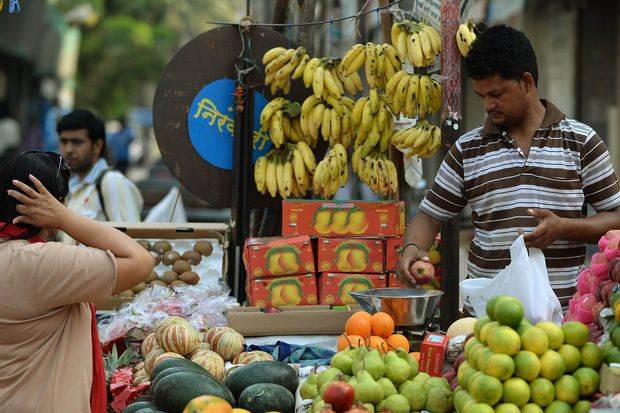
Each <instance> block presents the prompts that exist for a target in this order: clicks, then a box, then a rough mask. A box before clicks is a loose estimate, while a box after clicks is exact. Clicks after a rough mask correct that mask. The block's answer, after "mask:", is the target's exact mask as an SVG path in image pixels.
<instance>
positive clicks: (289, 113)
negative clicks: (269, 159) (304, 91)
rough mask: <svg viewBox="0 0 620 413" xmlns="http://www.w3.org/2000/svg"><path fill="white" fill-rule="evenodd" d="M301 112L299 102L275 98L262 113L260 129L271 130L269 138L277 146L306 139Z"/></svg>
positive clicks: (262, 130)
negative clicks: (302, 127) (300, 116)
mask: <svg viewBox="0 0 620 413" xmlns="http://www.w3.org/2000/svg"><path fill="white" fill-rule="evenodd" d="M300 112H301V107H300V105H299V103H297V102H289V101H288V100H286V99H284V98H275V99H273V100H271V101H270V102H269V103H267V104H266V105H265V107H264V108H263V110H262V112H261V114H260V118H259V122H260V130H261V132H263V133H264V132H267V131H269V139H271V141H272V142H273V144H274V146H275V147H276V148H279V147H280V146H282V145H284V143H285V142H286V141H290V142H299V141H300V140H303V139H305V137H304V134H303V131H302V129H301V120H300V118H299V114H300Z"/></svg>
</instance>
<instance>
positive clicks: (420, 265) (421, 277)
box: [411, 261, 435, 285]
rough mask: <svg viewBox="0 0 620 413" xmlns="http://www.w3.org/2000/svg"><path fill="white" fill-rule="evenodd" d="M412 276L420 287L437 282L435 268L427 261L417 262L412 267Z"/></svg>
mask: <svg viewBox="0 0 620 413" xmlns="http://www.w3.org/2000/svg"><path fill="white" fill-rule="evenodd" d="M411 274H413V278H415V280H416V282H417V283H418V284H419V285H425V284H430V283H431V282H433V281H435V267H433V264H431V263H430V262H426V261H416V262H414V263H413V264H412V265H411Z"/></svg>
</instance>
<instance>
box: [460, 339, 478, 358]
mask: <svg viewBox="0 0 620 413" xmlns="http://www.w3.org/2000/svg"><path fill="white" fill-rule="evenodd" d="M476 345H482V343H481V342H480V340H478V339H477V338H476V337H472V338H470V339H469V340H467V343H465V346H463V353H465V356H466V357H467V354H468V353H469V352H470V351H471V349H472V348H474V347H475V346H476Z"/></svg>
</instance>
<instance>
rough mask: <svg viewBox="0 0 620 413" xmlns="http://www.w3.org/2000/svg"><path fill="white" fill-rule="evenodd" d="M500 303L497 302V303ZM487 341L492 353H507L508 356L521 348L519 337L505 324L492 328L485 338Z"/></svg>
mask: <svg viewBox="0 0 620 413" xmlns="http://www.w3.org/2000/svg"><path fill="white" fill-rule="evenodd" d="M500 303H501V302H498V304H500ZM487 326H488V324H487ZM487 343H488V344H489V348H490V349H491V350H492V351H493V352H494V353H500V354H508V355H509V356H512V355H514V354H517V352H518V351H519V350H520V349H521V338H520V337H519V335H518V334H517V332H516V331H514V330H513V329H512V328H510V327H507V326H501V327H497V328H495V329H493V331H492V332H491V333H490V335H489V336H488V338H487Z"/></svg>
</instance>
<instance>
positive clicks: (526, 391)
mask: <svg viewBox="0 0 620 413" xmlns="http://www.w3.org/2000/svg"><path fill="white" fill-rule="evenodd" d="M502 400H503V401H504V403H514V404H516V405H517V406H519V407H521V406H523V405H525V404H526V403H527V402H528V401H530V386H529V385H528V384H527V382H526V381H525V380H523V379H520V378H517V377H513V378H511V379H508V380H506V381H505V382H504V397H503V399H502Z"/></svg>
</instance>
